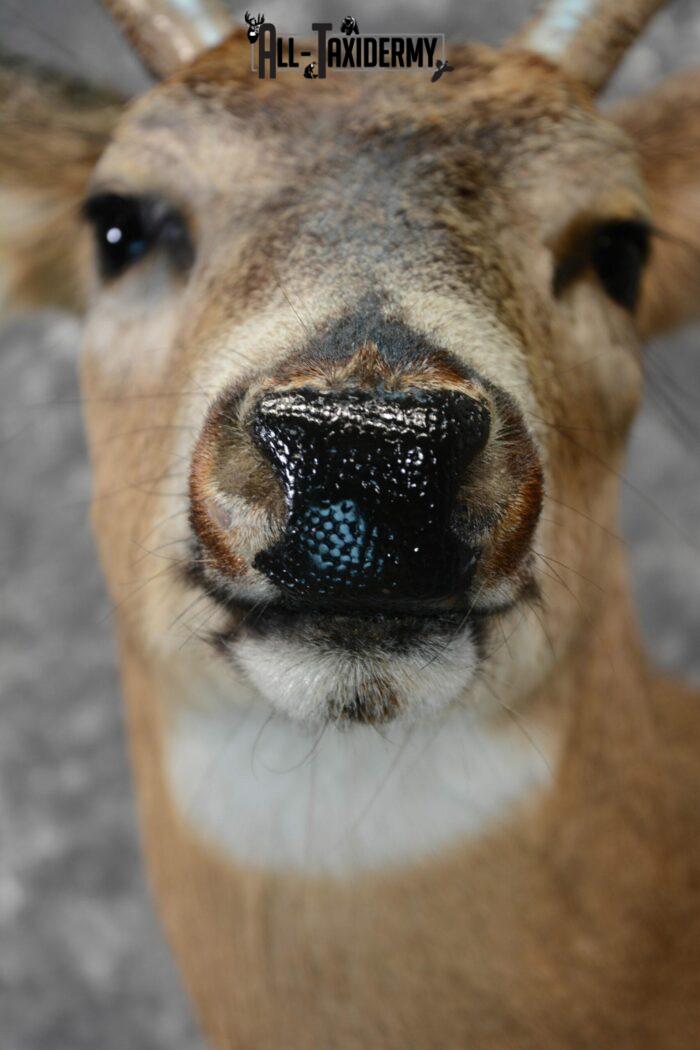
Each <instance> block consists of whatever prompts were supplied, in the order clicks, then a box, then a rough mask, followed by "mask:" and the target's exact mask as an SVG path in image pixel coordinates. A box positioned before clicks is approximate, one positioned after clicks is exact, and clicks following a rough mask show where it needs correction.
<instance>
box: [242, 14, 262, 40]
mask: <svg viewBox="0 0 700 1050" xmlns="http://www.w3.org/2000/svg"><path fill="white" fill-rule="evenodd" d="M245 20H246V22H247V23H248V32H247V34H246V35H247V37H248V41H249V42H250V43H251V44H254V43H255V41H256V40H257V39H258V37H259V36H260V26H261V25H262V24H263V22H264V21H265V15H260V14H259V15H258V16H257V17H256V18H253V16H252V15H251V14H250V12H249V11H246V13H245Z"/></svg>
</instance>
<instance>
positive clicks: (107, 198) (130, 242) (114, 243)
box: [83, 193, 194, 280]
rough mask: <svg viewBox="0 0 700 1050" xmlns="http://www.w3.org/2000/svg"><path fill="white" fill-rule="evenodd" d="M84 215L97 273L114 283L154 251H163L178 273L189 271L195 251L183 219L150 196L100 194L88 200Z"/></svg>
mask: <svg viewBox="0 0 700 1050" xmlns="http://www.w3.org/2000/svg"><path fill="white" fill-rule="evenodd" d="M83 215H84V217H85V219H86V220H87V221H88V223H89V224H90V225H91V226H92V229H93V235H94V238H95V246H96V250H97V260H98V265H99V269H100V273H101V275H102V277H103V279H105V280H114V279H116V278H117V277H119V276H121V274H123V273H125V272H126V270H128V269H130V267H131V266H133V265H135V264H136V263H137V262H138V261H139V260H140V259H143V258H144V257H145V256H146V255H148V254H149V253H150V252H151V251H152V250H153V249H154V248H156V247H160V248H164V249H165V251H166V253H167V255H168V258H169V259H170V261H171V262H172V263H173V265H174V266H175V267H176V268H177V269H179V270H186V269H188V268H189V267H190V266H191V264H192V261H193V258H194V249H193V246H192V241H191V239H190V235H189V231H188V229H187V225H186V223H185V220H184V219H183V218H182V216H181V215H179V214H178V212H177V211H175V210H174V209H173V208H171V207H169V206H168V205H167V204H165V203H164V202H163V201H160V200H157V199H156V198H153V197H127V196H122V195H120V194H118V193H101V194H97V195H96V196H94V197H91V198H89V199H88V200H87V201H86V203H85V205H84V207H83Z"/></svg>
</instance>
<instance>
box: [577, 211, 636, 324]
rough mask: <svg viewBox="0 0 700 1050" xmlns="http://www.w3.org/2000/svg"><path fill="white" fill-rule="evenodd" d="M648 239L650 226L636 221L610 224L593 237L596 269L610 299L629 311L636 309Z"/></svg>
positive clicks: (594, 267) (592, 252)
mask: <svg viewBox="0 0 700 1050" xmlns="http://www.w3.org/2000/svg"><path fill="white" fill-rule="evenodd" d="M649 239H650V230H649V227H648V225H647V224H646V223H644V222H635V221H625V222H621V221H618V222H608V223H605V224H604V225H602V226H599V227H598V228H597V230H595V232H594V234H593V242H592V245H591V262H592V265H593V269H594V270H595V271H596V273H597V274H598V277H599V278H600V282H601V284H602V285H603V288H605V291H606V292H607V293H608V295H609V296H610V298H611V299H614V301H615V302H616V303H619V304H620V306H624V307H625V308H626V309H627V310H634V308H635V306H636V305H637V299H638V298H639V290H640V286H641V281H642V273H643V272H644V266H645V263H646V261H647V259H648V257H649Z"/></svg>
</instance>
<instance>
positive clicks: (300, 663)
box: [230, 627, 478, 725]
mask: <svg viewBox="0 0 700 1050" xmlns="http://www.w3.org/2000/svg"><path fill="white" fill-rule="evenodd" d="M230 650H231V655H232V657H233V658H234V660H235V662H236V664H237V665H238V666H239V667H240V668H241V669H242V670H243V671H244V672H245V674H246V676H247V677H248V679H249V680H250V682H251V683H252V684H253V685H254V686H255V687H256V689H257V690H258V691H259V692H260V693H261V694H262V695H263V696H264V697H265V699H266V700H267V701H268V702H269V703H270V704H271V705H272V707H273V708H274V709H275V710H276V711H278V712H279V713H280V714H285V715H287V716H288V717H289V718H292V719H294V720H295V721H299V722H304V723H306V724H307V725H314V724H318V723H323V722H326V721H327V720H328V719H329V718H331V719H334V718H336V719H341V720H342V719H350V720H359V721H378V722H381V721H385V720H386V719H387V718H388V717H394V716H397V715H400V716H401V717H402V718H408V719H412V718H414V717H421V716H424V715H426V714H429V713H431V712H435V711H439V710H441V709H442V708H445V707H447V706H449V705H450V704H451V703H453V701H455V700H456V699H457V698H458V697H459V696H460V695H463V694H464V692H465V690H466V689H467V688H468V687H469V685H471V683H472V682H473V680H474V677H475V674H476V668H477V662H478V657H477V652H476V646H475V644H474V641H473V639H472V637H471V632H470V629H469V628H468V627H465V628H464V629H462V630H461V631H458V632H456V634H455V635H454V636H447V637H442V636H436V637H435V639H434V640H431V641H430V642H426V641H425V640H420V641H418V642H417V644H416V645H415V646H414V647H412V648H410V649H406V650H405V651H399V652H386V653H383V652H375V653H370V654H359V653H355V652H353V651H351V650H349V649H348V650H343V649H339V648H336V647H335V646H333V647H331V646H329V645H324V643H323V642H322V641H321V640H319V641H313V642H312V641H304V640H286V639H284V638H281V637H279V636H270V637H257V636H243V637H242V638H239V639H237V640H236V641H235V642H232V643H231V646H230Z"/></svg>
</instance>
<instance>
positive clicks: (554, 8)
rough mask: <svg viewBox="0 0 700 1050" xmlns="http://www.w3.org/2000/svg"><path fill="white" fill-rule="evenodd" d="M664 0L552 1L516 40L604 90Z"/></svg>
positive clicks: (511, 43) (594, 86)
mask: <svg viewBox="0 0 700 1050" xmlns="http://www.w3.org/2000/svg"><path fill="white" fill-rule="evenodd" d="M663 4H664V0H549V2H548V3H546V4H545V6H544V8H543V10H542V11H541V12H540V14H539V15H538V16H536V17H535V18H534V19H533V20H532V22H530V23H529V25H527V26H526V27H525V29H524V30H522V31H521V32H520V33H518V34H517V36H515V37H514V38H513V39H512V40H511V41H510V42H509V46H510V47H522V48H526V49H527V50H529V51H537V52H539V53H540V54H542V55H544V56H545V57H547V58H549V59H551V60H552V61H553V62H556V63H557V65H559V66H561V68H562V69H563V70H565V71H566V72H567V73H569V74H570V75H571V76H572V77H574V78H575V79H576V80H580V81H582V82H583V83H584V84H587V85H588V87H590V88H591V89H592V90H593V91H599V90H600V88H602V87H603V86H604V85H605V83H606V82H607V80H608V78H609V77H610V76H611V74H612V73H613V72H614V70H615V68H616V66H617V65H618V63H619V61H620V59H621V58H622V56H623V54H624V53H625V51H626V50H627V48H628V47H629V46H630V45H631V44H632V43H634V41H635V40H636V38H637V37H638V36H639V34H640V33H641V32H642V30H643V29H644V27H645V26H646V24H647V22H648V21H649V19H650V18H651V17H652V16H653V15H654V14H655V13H656V11H657V10H658V9H659V8H660V7H662V6H663Z"/></svg>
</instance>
